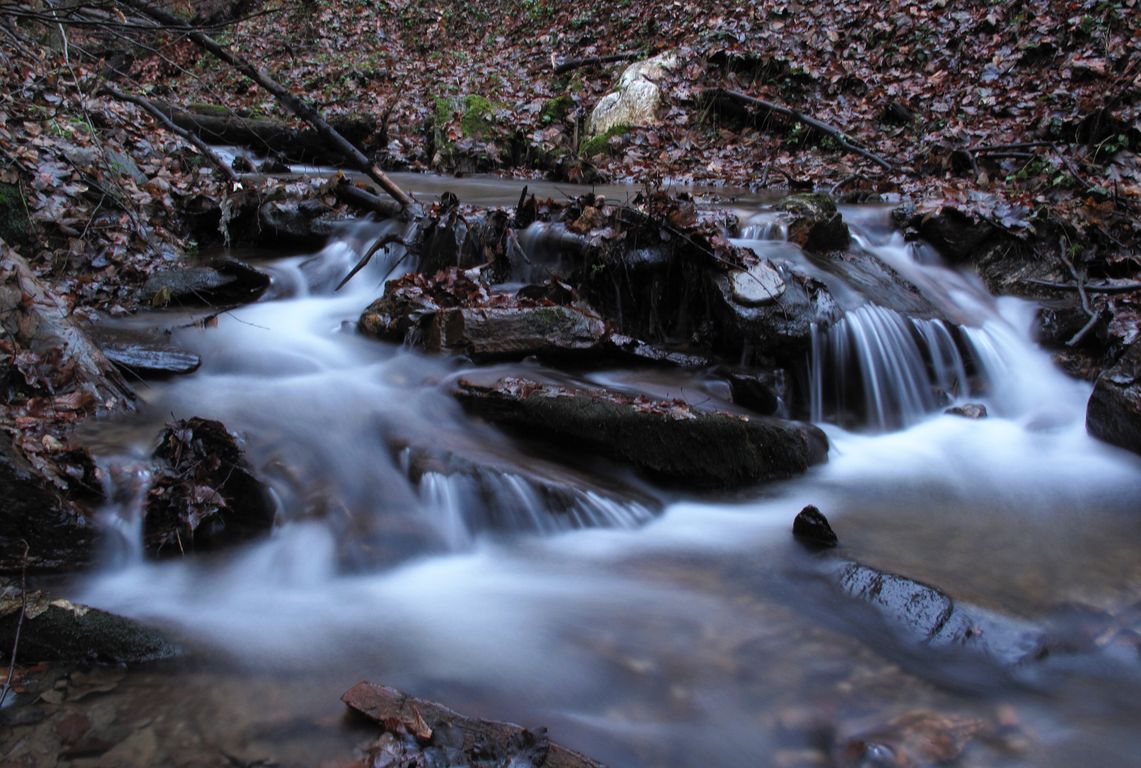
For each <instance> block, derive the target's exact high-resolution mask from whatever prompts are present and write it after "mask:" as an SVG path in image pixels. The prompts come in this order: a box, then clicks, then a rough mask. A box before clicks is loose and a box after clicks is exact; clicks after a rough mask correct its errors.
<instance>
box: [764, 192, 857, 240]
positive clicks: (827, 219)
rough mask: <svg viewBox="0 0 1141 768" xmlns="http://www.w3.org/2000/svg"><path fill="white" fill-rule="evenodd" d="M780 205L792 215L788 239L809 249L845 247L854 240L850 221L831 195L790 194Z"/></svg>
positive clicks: (814, 193) (815, 193) (817, 193)
mask: <svg viewBox="0 0 1141 768" xmlns="http://www.w3.org/2000/svg"><path fill="white" fill-rule="evenodd" d="M777 208H778V209H779V210H781V211H785V212H786V213H788V214H790V215H791V216H792V221H791V222H790V223H789V225H788V239H789V242H793V243H796V244H797V245H799V246H800V247H801V248H803V249H804V250H806V251H817V252H823V251H842V250H844V249H845V248H847V247H848V244H849V242H850V241H851V238H850V236H849V234H848V225H847V224H845V223H844V217H843V216H841V215H840V212H839V211H838V210H836V203H834V202H833V201H832V198H830V197H829V196H828V195H825V194H822V193H819V192H810V193H805V194H799V195H789V196H788V197H786V198H785V199H784V200H782V201H781V202H780V203H778V204H777Z"/></svg>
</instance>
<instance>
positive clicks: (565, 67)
mask: <svg viewBox="0 0 1141 768" xmlns="http://www.w3.org/2000/svg"><path fill="white" fill-rule="evenodd" d="M636 58H637V54H634V53H612V54H610V55H609V56H587V57H585V58H582V59H563V60H562V61H559V62H556V61H555V58H554V56H552V57H551V65H552V66H553V67H554V69H555V74H556V75H561V74H563V73H564V72H570V71H571V70H573V69H578V68H579V67H589V66H592V65H594V64H613V63H615V62H618V61H633V60H634V59H636Z"/></svg>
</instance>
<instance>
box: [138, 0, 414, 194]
mask: <svg viewBox="0 0 1141 768" xmlns="http://www.w3.org/2000/svg"><path fill="white" fill-rule="evenodd" d="M119 2H120V4H121V5H124V6H126V7H128V8H130V9H132V10H134V11H137V12H138V13H141V14H142V15H144V16H146V17H147V18H149V19H152V20H153V21H155V22H157V23H158V24H160V25H165V26H168V27H173V28H175V29H178V30H180V31H182V32H183V34H185V35H186V36H187V37H188V38H190V39H191V40H192V41H194V43H196V44H197V45H198V46H199V47H200V48H202V49H203V50H205V51H208V52H209V53H211V54H212V55H214V56H215V57H217V58H218V59H220V60H221V61H224V62H225V63H227V64H229V65H230V66H232V67H233V68H234V69H236V70H238V71H239V72H241V73H242V74H243V75H245V76H246V77H248V78H249V79H251V80H253V81H254V82H255V83H257V84H258V85H260V86H261V87H262V88H263V89H265V90H266V91H267V92H269V93H270V94H271V95H272V96H273V97H274V98H275V99H277V100H278V101H279V102H280V103H281V104H282V105H283V106H284V107H285V108H286V109H288V110H289V111H290V112H292V113H293V114H295V115H297V116H298V117H300V118H301V119H302V120H304V121H305V122H307V123H309V125H311V126H313V128H314V129H315V130H316V131H317V133H318V134H319V135H320V136H321V137H322V138H324V139H325V140H326V141H327V142H328V143H329V145H330V146H333V147H335V148H336V149H337V150H338V151H339V152H340V153H341V154H342V155H344V157H345V159H347V160H348V161H349V162H351V163H352V164H353V165H354V166H356V168H357V169H358V170H360V171H361V172H362V173H365V174H367V175H368V177H369V178H371V179H372V180H373V181H375V182H376V183H377V184H379V185H380V188H381V189H383V190H384V191H385V192H387V193H388V195H389V196H390V197H392V199H394V200H396V202H398V203H400V206H401V209H406V208H411V207H415V205H416V202H415V201H414V200H413V199H412V198H411V197H409V196H408V194H407V193H406V192H404V190H402V189H401V188H400V187H399V186H397V185H396V182H394V181H393V180H392V179H390V178H388V176H387V175H386V174H385V173H384V171H382V170H380V168H378V167H377V166H376V164H375V163H373V162H372V161H370V160H369V159H368V158H367V157H365V155H364V153H363V152H361V151H360V150H359V149H357V148H356V147H355V146H353V144H352V142H350V141H349V140H348V139H346V138H345V137H344V136H342V135H341V134H340V133H339V132H338V131H336V130H335V129H334V128H333V127H332V126H331V125H329V124H328V123H327V122H326V121H325V119H324V118H323V117H321V114H320V113H319V112H318V111H317V110H316V109H315V108H314V107H313V106H311V105H310V104H308V103H306V102H305V101H303V100H302V99H300V98H298V97H297V96H295V95H293V94H292V93H290V92H289V90H288V89H286V88H285V87H284V86H282V85H281V84H280V83H278V82H277V81H276V80H274V79H273V78H272V77H270V76H269V74H268V73H267V72H266V71H265V70H262V69H259V68H257V67H255V66H254V65H253V64H251V63H250V62H248V61H246V60H245V59H243V58H241V57H240V56H238V55H237V54H235V53H233V52H232V51H231V50H230V49H228V48H226V47H225V46H223V45H221V44H219V43H218V42H217V41H216V40H214V39H213V38H212V37H210V36H209V35H207V34H205V33H203V32H202V31H201V30H199V29H196V28H195V27H193V26H190V25H189V24H187V22H186V20H185V19H183V18H180V17H178V16H175V15H174V14H171V13H168V12H167V11H164V10H162V9H161V8H156V7H154V6H153V5H150V4H149V3H145V2H143V1H142V0H119Z"/></svg>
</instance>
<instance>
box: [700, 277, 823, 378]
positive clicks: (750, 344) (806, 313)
mask: <svg viewBox="0 0 1141 768" xmlns="http://www.w3.org/2000/svg"><path fill="white" fill-rule="evenodd" d="M707 279H708V281H709V283H710V291H709V294H710V303H709V310H708V311H709V312H710V314H711V320H712V321H713V324H714V328H715V329H716V332H715V334H714V339H713V341H714V345H715V346H716V347H717V349H718V351H720V352H721V353H722V354H724V355H726V356H729V357H737V358H741V357H746V358H750V359H751V358H753V357H755V356H756V355H757V354H758V353H763V354H764V355H768V356H774V357H778V358H780V359H789V358H799V357H801V356H802V355H803V354H804V353H805V352H806V351H807V350H808V349H809V347H810V346H811V341H812V326H813V324H814V323H815V324H816V325H817V327H827V326H829V325H831V324H832V322H833V320H834V316H835V315H836V314H838V312H836V305H835V303H834V301H833V300H832V296H831V294H830V293H829V291H828V289H827V288H826V287H825V286H824V285H823V284H821V283H819V282H817V281H816V280H815V279H813V278H810V277H806V276H803V275H799V274H795V273H790V274H789V276H788V279H787V280H785V281H784V289H783V290H782V291H781V292H780V293H779V295H777V296H776V297H775V298H774V299H773V300H772V301H770V302H767V303H764V304H753V305H748V304H744V303H741V302H739V301H738V300H737V298H736V295H735V293H734V290H733V288H732V282H731V279H730V277H729V276H728V275H725V274H722V273H718V272H713V271H710V272H708V273H707Z"/></svg>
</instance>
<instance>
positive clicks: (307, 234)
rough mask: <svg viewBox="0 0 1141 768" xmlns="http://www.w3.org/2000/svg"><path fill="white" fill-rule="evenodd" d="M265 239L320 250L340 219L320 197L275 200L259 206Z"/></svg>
mask: <svg viewBox="0 0 1141 768" xmlns="http://www.w3.org/2000/svg"><path fill="white" fill-rule="evenodd" d="M258 222H259V223H260V224H261V231H262V237H261V238H259V240H261V241H269V242H277V243H281V244H283V245H288V246H289V247H291V248H292V247H296V248H299V249H300V248H311V249H316V248H320V247H322V246H323V245H325V242H326V241H327V240H328V239H329V236H330V235H332V234H333V232H334V230H335V229H336V227H337V224H338V223H339V222H340V219H338V218H336V217H335V216H333V209H332V208H330V207H329V206H327V205H325V204H324V203H322V202H321V201H320V200H300V201H298V200H271V201H269V202H266V203H262V204H261V206H259V207H258Z"/></svg>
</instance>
